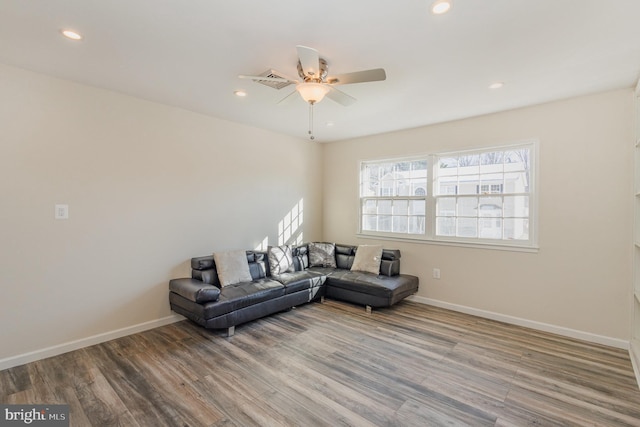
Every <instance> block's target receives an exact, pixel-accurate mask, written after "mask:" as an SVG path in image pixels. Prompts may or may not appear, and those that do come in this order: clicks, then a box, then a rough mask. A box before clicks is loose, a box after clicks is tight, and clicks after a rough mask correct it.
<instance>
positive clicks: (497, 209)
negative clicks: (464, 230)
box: [478, 197, 502, 218]
mask: <svg viewBox="0 0 640 427" xmlns="http://www.w3.org/2000/svg"><path fill="white" fill-rule="evenodd" d="M478 216H481V217H500V218H501V217H502V197H480V203H479V206H478Z"/></svg>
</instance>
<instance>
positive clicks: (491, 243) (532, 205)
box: [357, 140, 539, 251]
mask: <svg viewBox="0 0 640 427" xmlns="http://www.w3.org/2000/svg"><path fill="white" fill-rule="evenodd" d="M521 148H528V149H529V150H530V151H529V153H530V159H529V170H528V173H529V182H528V184H529V188H528V193H527V194H528V201H529V203H528V227H529V228H528V239H527V240H524V239H522V240H506V239H503V238H500V239H497V238H487V237H469V238H466V237H458V236H442V235H437V233H436V217H437V212H436V205H437V202H438V199H439V198H441V197H455V198H456V200H459V199H461V198H464V197H465V196H467V197H473V196H475V197H480V196H482V194H480V195H478V194H467V195H459V194H458V186H457V185H456V187H455V192H454V191H452V190H450V191H449V192H448V194H442V195H438V194H437V188H436V185H437V184H438V178H439V176H438V162H439V159H442V158H447V157H459V156H472V155H476V154H481V153H486V152H494V151H513V150H517V149H521ZM538 159H539V143H538V141H537V140H528V141H522V142H518V143H512V144H508V145H500V146H493V147H482V148H475V149H470V150H456V151H451V152H442V153H432V154H425V155H422V156H415V157H404V158H395V159H394V158H391V159H380V160H366V161H361V162H360V164H359V173H358V180H359V184H360V185H359V187H358V233H357V234H358V236H360V237H363V238H376V239H388V240H400V241H413V242H421V243H429V244H445V245H455V246H466V247H480V248H489V249H505V250H524V251H537V249H538V191H537V188H538V175H539V174H538ZM415 160H426V161H427V191H426V193H427V194H426V195H425V204H426V211H425V215H424V224H425V226H424V234H405V233H391V232H381V231H375V232H374V231H368V230H364V229H363V227H362V223H363V197H362V195H361V185H362V183H361V178H362V171H363V167H364V165H365V164H367V165H371V164H376V163H377V164H382V163H395V162H403V161H415ZM479 188H480V187H478V189H479ZM491 188H492V187H491V186H490V187H489V189H490V191H489V193H488V194H485V195H486V196H487V197H491V196H497V197H511V196H516V195H522V193H518V194H512V193H504V192H503V193H494V192H493V191H491ZM503 190H506V187H503ZM452 193H455V194H452ZM503 200H504V199H503ZM457 216H458V215H457V214H456V217H457ZM504 218H505V217H504V216H503V215H501V216H499V217H492V216H487V217H483V218H478V224H480V222H485V223H486V221H489V220H495V219H500V220H501V221H504ZM507 218H509V217H507ZM495 223H496V224H498V223H499V221H495Z"/></svg>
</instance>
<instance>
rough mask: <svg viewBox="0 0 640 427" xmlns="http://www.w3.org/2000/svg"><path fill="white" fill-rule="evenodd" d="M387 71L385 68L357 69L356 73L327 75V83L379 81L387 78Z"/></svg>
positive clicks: (341, 83)
mask: <svg viewBox="0 0 640 427" xmlns="http://www.w3.org/2000/svg"><path fill="white" fill-rule="evenodd" d="M386 78H387V73H385V71H384V68H373V69H371V70H364V71H356V72H354V73H346V74H337V75H335V76H330V77H327V83H329V84H331V85H348V84H352V83H365V82H379V81H382V80H386Z"/></svg>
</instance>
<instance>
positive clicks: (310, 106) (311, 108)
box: [309, 102, 316, 141]
mask: <svg viewBox="0 0 640 427" xmlns="http://www.w3.org/2000/svg"><path fill="white" fill-rule="evenodd" d="M313 104H314V102H309V139H310V140H312V141H313V140H314V139H316V137H315V136H313Z"/></svg>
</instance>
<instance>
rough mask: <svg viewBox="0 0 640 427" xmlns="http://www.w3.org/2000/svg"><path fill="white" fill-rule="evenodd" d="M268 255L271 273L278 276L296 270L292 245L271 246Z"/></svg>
mask: <svg viewBox="0 0 640 427" xmlns="http://www.w3.org/2000/svg"><path fill="white" fill-rule="evenodd" d="M267 256H268V258H269V268H270V269H271V275H273V276H277V275H278V274H282V273H289V272H291V271H294V267H293V256H292V255H291V246H288V245H287V246H269V249H268V250H267Z"/></svg>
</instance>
